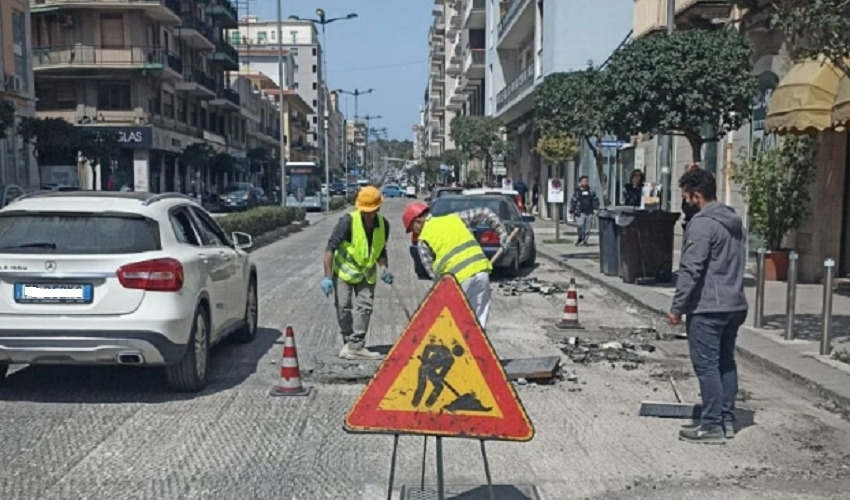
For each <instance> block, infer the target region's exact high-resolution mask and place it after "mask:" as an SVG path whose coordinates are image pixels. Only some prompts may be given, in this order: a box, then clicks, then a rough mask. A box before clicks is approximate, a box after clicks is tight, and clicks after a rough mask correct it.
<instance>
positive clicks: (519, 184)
mask: <svg viewBox="0 0 850 500" xmlns="http://www.w3.org/2000/svg"><path fill="white" fill-rule="evenodd" d="M514 189H515V190H516V192H517V193H518V194H519V198H520V199H521V200H522V206H526V204H527V203H528V202H527V201H526V199H525V195H526V193H528V186H527V185H526V184H525V181H524V180H522V176H521V175H519V176H517V178H516V182H514Z"/></svg>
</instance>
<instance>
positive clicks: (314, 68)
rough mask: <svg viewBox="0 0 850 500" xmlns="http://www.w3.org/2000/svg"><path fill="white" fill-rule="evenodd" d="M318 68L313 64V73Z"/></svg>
mask: <svg viewBox="0 0 850 500" xmlns="http://www.w3.org/2000/svg"><path fill="white" fill-rule="evenodd" d="M318 69H319V67H318V66H316V65H315V64H314V65H313V73H315V72H316V71H317V70H318Z"/></svg>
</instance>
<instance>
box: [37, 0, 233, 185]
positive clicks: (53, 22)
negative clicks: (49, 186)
mask: <svg viewBox="0 0 850 500" xmlns="http://www.w3.org/2000/svg"><path fill="white" fill-rule="evenodd" d="M32 25H33V34H32V40H33V66H34V70H35V85H36V95H37V96H38V103H37V106H36V110H37V114H38V116H40V117H56V118H63V119H65V120H67V121H69V122H71V123H73V124H75V125H76V126H78V127H87V128H88V129H89V130H109V131H113V132H117V133H118V137H119V141H120V143H121V145H122V147H123V152H122V155H121V157H120V158H118V159H117V160H116V161H114V162H113V163H112V164H111V165H83V166H82V167H81V168H80V172H79V174H80V175H79V177H80V182H81V184H82V186H81V187H83V188H89V189H133V190H136V191H153V192H161V191H183V192H186V191H187V188H188V186H189V185H190V183H191V180H192V179H195V178H197V177H198V175H199V173H198V172H192V171H191V169H190V168H188V167H187V166H185V165H181V164H180V163H179V161H178V158H179V155H180V153H181V152H182V151H183V150H184V149H185V148H186V147H187V146H189V145H191V144H194V143H198V142H205V143H207V144H209V145H211V146H212V147H214V148H215V149H216V150H217V151H219V152H225V153H229V154H232V155H234V157H235V158H239V157H244V155H245V149H246V147H247V133H246V118H245V117H244V116H243V115H242V113H241V110H242V108H241V105H240V95H239V92H237V91H236V90H234V89H233V88H231V87H230V78H229V76H228V74H229V73H230V72H235V71H236V70H237V69H238V67H239V66H238V62H239V57H238V53H237V52H236V49H234V48H233V47H232V46H231V45H230V44H229V43H228V40H227V39H226V38H225V36H224V32H225V30H226V29H228V28H232V27H235V26H236V25H237V15H236V8H235V7H234V6H233V4H232V3H230V1H229V0H211V1H202V0H163V1H161V2H144V3H141V2H126V3H124V2H115V3H110V4H109V6H108V8H107V6H105V5H103V4H102V3H101V2H98V1H97V0H90V1H88V0H38V1H33V6H32ZM55 167H56V168H51V166H44V165H42V166H40V169H41V174H42V178H43V179H42V180H43V181H45V182H47V181H49V180H51V179H50V178H51V176H53V175H55V176H56V177H64V176H65V174H66V171H63V170H62V168H64V167H67V166H62V165H59V166H55ZM56 180H59V179H56ZM216 182H217V181H216V180H214V179H211V180H210V181H209V182H208V183H206V185H205V188H204V189H205V191H206V192H210V193H215V192H217V191H218V190H220V189H221V188H222V187H223V186H218V185H217V184H216ZM223 182H226V178H225V180H224V181H223Z"/></svg>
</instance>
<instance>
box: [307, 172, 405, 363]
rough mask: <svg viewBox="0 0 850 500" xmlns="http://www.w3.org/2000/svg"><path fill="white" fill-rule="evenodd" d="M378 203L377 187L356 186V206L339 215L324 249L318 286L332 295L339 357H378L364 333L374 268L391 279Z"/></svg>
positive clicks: (372, 294) (369, 313)
mask: <svg viewBox="0 0 850 500" xmlns="http://www.w3.org/2000/svg"><path fill="white" fill-rule="evenodd" d="M382 203H383V199H382V197H381V192H380V191H379V190H378V188H376V187H374V186H366V187H364V188H363V189H361V190H360V192H359V193H357V199H356V201H355V205H354V206H355V208H356V210H355V211H353V212H351V213H350V214H347V215H343V216H342V218H340V220H339V222H338V223H337V225H336V227H335V228H334V230H333V232H332V233H331V236H330V239H329V240H328V245H327V247H326V248H325V261H324V270H325V277H324V278H323V279H322V283H321V288H322V292H323V293H324V294H325V296H326V297H329V296H330V295H331V294H333V295H334V307H335V308H336V313H337V320H338V321H339V331H340V333H341V334H342V338H343V342H344V343H345V345H344V346H343V348H342V350H341V351H340V353H339V357H340V358H343V359H350V360H358V359H380V358H381V355H380V354H379V353H376V352H372V351H369V350H368V349H366V332H367V331H368V330H369V320H370V319H371V317H372V305H373V301H374V298H375V283H376V282H377V280H378V275H379V273H378V267H380V268H381V271H380V277H381V280H382V281H383V282H385V283H387V284H389V285H392V283H393V273H392V272H391V271H390V270H389V268H388V266H389V264H388V262H387V249H386V245H387V239H388V238H389V235H390V225H389V223H388V222H387V220H386V219H385V218H384V217H383V216H382V215H380V214H379V213H378V211H379V210H380V209H381V204H382Z"/></svg>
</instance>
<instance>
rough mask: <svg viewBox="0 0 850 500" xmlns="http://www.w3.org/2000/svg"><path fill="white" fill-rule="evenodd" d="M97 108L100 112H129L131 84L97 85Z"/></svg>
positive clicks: (112, 83)
mask: <svg viewBox="0 0 850 500" xmlns="http://www.w3.org/2000/svg"><path fill="white" fill-rule="evenodd" d="M97 107H98V109H100V110H105V111H110V110H128V109H132V107H131V106H130V82H100V83H98V84H97Z"/></svg>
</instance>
